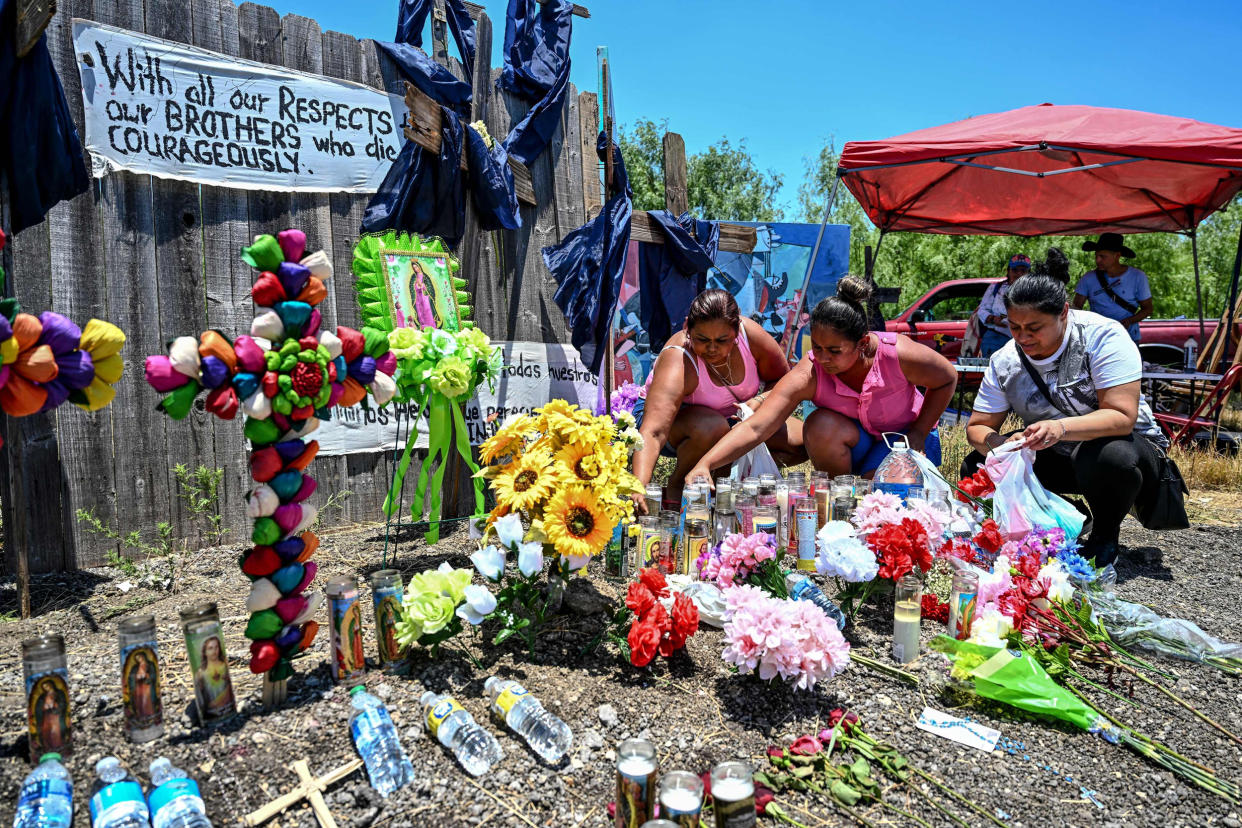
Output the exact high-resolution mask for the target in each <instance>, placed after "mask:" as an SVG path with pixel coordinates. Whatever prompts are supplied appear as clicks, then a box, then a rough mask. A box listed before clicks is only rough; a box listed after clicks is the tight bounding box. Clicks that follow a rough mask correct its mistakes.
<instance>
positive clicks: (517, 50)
mask: <svg viewBox="0 0 1242 828" xmlns="http://www.w3.org/2000/svg"><path fill="white" fill-rule="evenodd" d="M572 19H573V4H572V3H570V2H568V0H549V2H547V3H539V2H537V0H509V10H508V13H507V14H506V17H505V48H504V57H505V65H504V69H502V70H501V74H500V80H499V81H498V82H497V85H498V86H499V87H500V88H501V89H505V90H507V91H509V92H512V93H513V94H514V95H517V96H518V97H519V98H521V99H522V100H524V101H527V102H530V103H533V104H534V106H533V107H532V108H531V110H530V112H528V113H526V117H525V118H523V119H522V120H521V122H520V123H518V124H517V125H516V126H514V127H513V129H511V130H510V131H509V135H508V136H507V137H506V138H505V140H504V144H505V149H506V150H507V151H508V153H509V154H510V155H512V156H513V157H514V158H516V159H517V160H518V161H521V162H522V163H523V164H526V165H527V166H530V164H531V163H532V162H533V161H534V160H535V159H536V158H538V157H539V154H540V153H542V152H543V150H544V148H546V147H547V145H548V142H549V141H551V140H552V135H553V133H555V132H556V128H557V126H558V125H559V124H560V121H561V113H562V111H563V110H564V108H565V96H566V93H567V92H568V91H569V38H570V34H571V31H572V22H571V21H572Z"/></svg>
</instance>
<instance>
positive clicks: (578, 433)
mask: <svg viewBox="0 0 1242 828" xmlns="http://www.w3.org/2000/svg"><path fill="white" fill-rule="evenodd" d="M545 419H546V421H547V425H546V426H545V427H544V431H545V432H546V433H547V434H548V436H550V437H551V438H552V440H553V442H554V443H555V444H556V445H557V446H558V447H559V446H565V445H568V444H570V443H586V444H587V445H588V446H595V445H597V444H598V443H600V442H601V439H600V433H599V428H598V427H597V426H596V424H595V418H594V417H591V416H590V415H589V414H588V415H587V416H586V417H582V416H570V415H565V414H559V413H554V414H548V415H547V416H546V418H545Z"/></svg>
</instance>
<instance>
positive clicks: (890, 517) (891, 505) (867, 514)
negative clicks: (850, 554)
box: [852, 492, 910, 534]
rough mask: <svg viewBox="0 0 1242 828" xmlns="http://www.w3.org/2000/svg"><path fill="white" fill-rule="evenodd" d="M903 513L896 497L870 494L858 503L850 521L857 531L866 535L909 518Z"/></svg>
mask: <svg viewBox="0 0 1242 828" xmlns="http://www.w3.org/2000/svg"><path fill="white" fill-rule="evenodd" d="M905 512H906V509H905V507H904V506H902V503H901V498H900V497H898V496H897V495H895V494H890V493H888V492H871V494H869V495H866V496H865V497H864V498H863V499H862V500H861V501H860V502H859V504H858V508H857V509H856V510H854V516H853V518H852V520H853V521H854V526H855V527H857V528H858V531H859V532H862V533H863V534H866V533H867V532H871V531H874V530H876V529H879V528H880V527H881V526H887V525H889V524H890V523H901V519H902V518H903V517H910V515H908V514H905Z"/></svg>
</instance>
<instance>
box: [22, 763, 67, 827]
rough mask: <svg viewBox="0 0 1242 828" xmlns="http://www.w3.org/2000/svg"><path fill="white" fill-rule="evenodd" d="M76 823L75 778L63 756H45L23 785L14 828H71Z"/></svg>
mask: <svg viewBox="0 0 1242 828" xmlns="http://www.w3.org/2000/svg"><path fill="white" fill-rule="evenodd" d="M72 823H73V778H72V777H70V776H69V771H67V770H65V766H64V765H62V764H61V763H60V754H59V753H45V754H43V756H41V757H40V758H39V764H38V766H36V767H35V769H34V770H32V771H31V772H30V773H29V774H27V776H26V780H25V781H24V782H22V788H21V791H20V792H19V793H18V795H17V813H16V814H15V815H14V817H13V828H69V826H70V825H71V824H72Z"/></svg>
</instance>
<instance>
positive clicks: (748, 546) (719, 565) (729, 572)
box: [695, 532, 776, 589]
mask: <svg viewBox="0 0 1242 828" xmlns="http://www.w3.org/2000/svg"><path fill="white" fill-rule="evenodd" d="M775 560H776V538H775V537H774V536H772V535H769V534H768V533H766V532H756V533H755V534H753V535H741V534H735V535H726V536H725V539H724V540H723V541H721V542H720V543H718V544H716V545H715V546H713V547H711V548H710V549H708V550H706V551H704V552H703V554H702V555H700V556H699V558H698V560H697V561H695V566H696V567H697V568H698V572H699V580H701V581H708V582H710V583H713V584H715V585H716V586H718V587H720V588H721V589H728V588H729V587H732V586H736V585H738V584H742V583H746V580H747V579H748V578H750V576H751V575H752V574H755V573H757V572H758V571H759V570H760V569H761V568H762V564H763V563H764V562H765V561H775Z"/></svg>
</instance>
